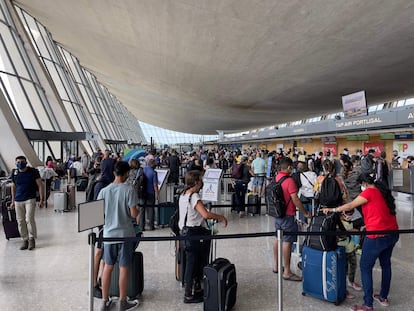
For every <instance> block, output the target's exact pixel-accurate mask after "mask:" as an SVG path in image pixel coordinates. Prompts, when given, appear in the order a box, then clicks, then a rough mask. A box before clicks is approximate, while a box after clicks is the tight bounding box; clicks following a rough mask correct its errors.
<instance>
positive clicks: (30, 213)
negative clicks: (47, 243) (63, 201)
mask: <svg viewBox="0 0 414 311" xmlns="http://www.w3.org/2000/svg"><path fill="white" fill-rule="evenodd" d="M16 167H17V169H14V170H13V171H12V176H11V179H12V182H13V183H12V185H11V200H12V201H11V205H10V207H11V208H15V209H16V218H17V224H18V226H19V232H20V236H21V237H22V239H23V244H22V246H21V247H20V249H21V250H25V249H29V250H32V249H34V248H35V239H36V237H37V230H36V222H35V208H36V192H37V191H39V194H40V202H39V207H40V208H41V207H43V192H44V191H43V182H42V179H41V178H40V174H39V171H38V170H37V169H35V168H33V167H29V166H27V160H26V157H25V156H18V157H16Z"/></svg>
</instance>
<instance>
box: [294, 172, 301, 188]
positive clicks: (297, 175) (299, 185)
mask: <svg viewBox="0 0 414 311" xmlns="http://www.w3.org/2000/svg"><path fill="white" fill-rule="evenodd" d="M292 178H293V180H294V181H295V184H296V187H297V188H298V191H299V189H300V188H301V187H302V181H301V180H300V172H295V173H293V174H292Z"/></svg>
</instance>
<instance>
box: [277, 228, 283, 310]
mask: <svg viewBox="0 0 414 311" xmlns="http://www.w3.org/2000/svg"><path fill="white" fill-rule="evenodd" d="M277 265H278V267H277V269H278V271H279V273H278V274H277V296H278V304H279V307H278V310H279V311H282V310H283V278H282V275H283V231H282V230H280V229H278V230H277Z"/></svg>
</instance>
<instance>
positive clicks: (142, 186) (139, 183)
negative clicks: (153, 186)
mask: <svg viewBox="0 0 414 311" xmlns="http://www.w3.org/2000/svg"><path fill="white" fill-rule="evenodd" d="M146 181H147V178H146V177H145V174H144V169H143V168H142V167H141V168H140V169H139V170H138V171H137V176H136V177H135V179H134V181H133V182H132V184H133V186H134V187H135V189H136V190H137V193H138V199H140V200H144V199H145V194H146V193H147V191H146V189H147V183H146Z"/></svg>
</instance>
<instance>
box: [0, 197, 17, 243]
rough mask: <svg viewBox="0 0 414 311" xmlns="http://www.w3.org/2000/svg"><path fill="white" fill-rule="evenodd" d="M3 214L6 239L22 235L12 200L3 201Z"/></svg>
mask: <svg viewBox="0 0 414 311" xmlns="http://www.w3.org/2000/svg"><path fill="white" fill-rule="evenodd" d="M1 214H2V221H3V228H4V234H5V235H6V239H7V240H9V239H12V238H18V237H20V233H19V228H18V226H17V220H16V210H15V209H11V208H10V202H9V201H6V200H3V201H2V202H1Z"/></svg>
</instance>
